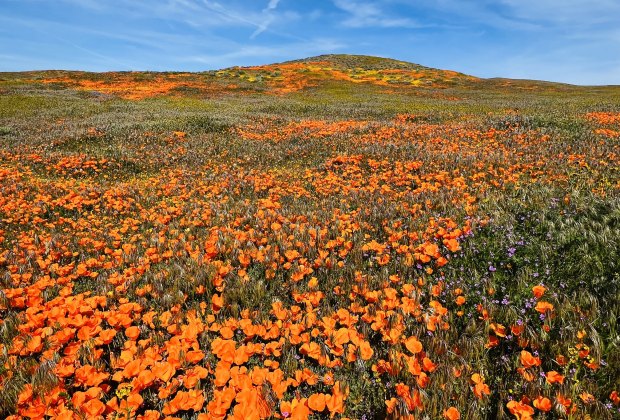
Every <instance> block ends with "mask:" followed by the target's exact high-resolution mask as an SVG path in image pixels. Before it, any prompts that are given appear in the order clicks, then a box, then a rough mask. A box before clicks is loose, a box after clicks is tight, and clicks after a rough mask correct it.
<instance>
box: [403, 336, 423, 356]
mask: <svg viewBox="0 0 620 420" xmlns="http://www.w3.org/2000/svg"><path fill="white" fill-rule="evenodd" d="M405 347H407V350H409V351H410V352H411V353H412V354H418V353H420V352H421V351H422V343H421V342H420V340H418V339H417V337H413V336H412V337H409V338H408V339H407V340H405Z"/></svg>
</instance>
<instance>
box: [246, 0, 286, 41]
mask: <svg viewBox="0 0 620 420" xmlns="http://www.w3.org/2000/svg"><path fill="white" fill-rule="evenodd" d="M278 3H280V0H269V4H267V7H266V8H264V9H263V14H264V15H265V18H264V19H263V21H262V22H261V23H260V24H259V26H258V28H256V30H255V31H254V32H253V33H252V35H250V39H254V38H256V37H257V36H258V35H260V34H262V33H263V32H265V31H266V30H267V28H268V27H269V25H270V24H271V23H272V22H273V19H274V15H273V13H271V12H272V11H274V10H276V8H277V7H278Z"/></svg>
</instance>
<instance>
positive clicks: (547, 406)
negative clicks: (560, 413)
mask: <svg viewBox="0 0 620 420" xmlns="http://www.w3.org/2000/svg"><path fill="white" fill-rule="evenodd" d="M534 407H536V408H537V409H539V410H540V411H545V412H546V411H549V410H551V408H552V407H553V405H552V404H551V400H550V399H549V398H546V397H541V396H539V397H537V398H536V399H535V400H534Z"/></svg>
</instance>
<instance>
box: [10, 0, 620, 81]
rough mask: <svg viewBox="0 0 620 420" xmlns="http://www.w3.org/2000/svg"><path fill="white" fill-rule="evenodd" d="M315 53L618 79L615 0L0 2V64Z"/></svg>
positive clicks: (541, 76)
mask: <svg viewBox="0 0 620 420" xmlns="http://www.w3.org/2000/svg"><path fill="white" fill-rule="evenodd" d="M320 54H365V55H376V56H380V57H389V58H395V59H398V60H404V61H411V62H414V63H417V64H422V65H425V66H429V67H436V68H441V69H450V70H456V71H460V72H463V73H467V74H471V75H474V76H478V77H510V78H522V79H536V80H550V81H557V82H566V83H573V84H586V85H602V84H616V85H620V0H495V1H492V0H369V1H362V0H218V1H215V0H0V71H21V70H43V69H65V70H88V71H110V70H154V71H166V70H168V71H204V70H214V69H220V68H225V67H231V66H246V65H259V64H269V63H274V62H281V61H286V60H292V59H298V58H305V57H309V56H315V55H320Z"/></svg>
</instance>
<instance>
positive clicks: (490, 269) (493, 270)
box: [489, 265, 497, 273]
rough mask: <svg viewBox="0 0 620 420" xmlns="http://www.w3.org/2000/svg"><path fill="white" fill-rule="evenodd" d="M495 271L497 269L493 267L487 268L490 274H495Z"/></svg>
mask: <svg viewBox="0 0 620 420" xmlns="http://www.w3.org/2000/svg"><path fill="white" fill-rule="evenodd" d="M496 270H497V268H495V267H493V266H492V265H490V266H489V271H490V272H492V273H493V272H495V271H496Z"/></svg>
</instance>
